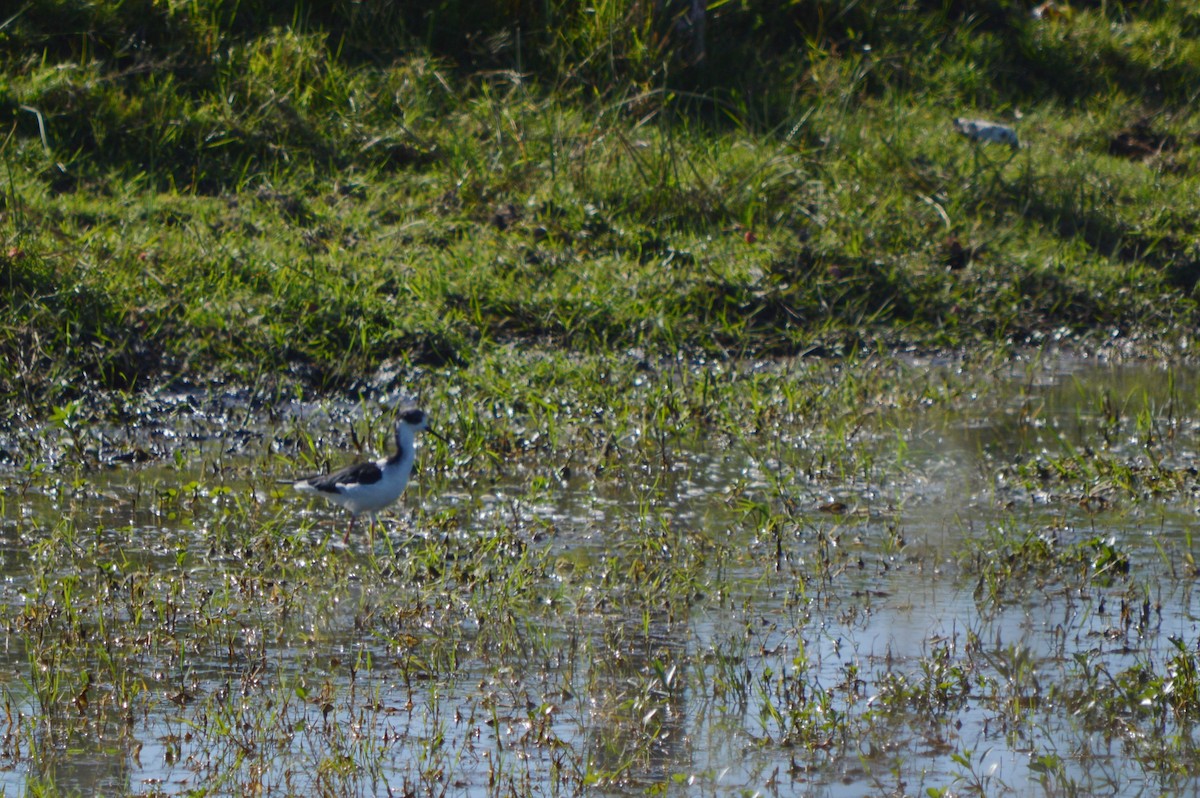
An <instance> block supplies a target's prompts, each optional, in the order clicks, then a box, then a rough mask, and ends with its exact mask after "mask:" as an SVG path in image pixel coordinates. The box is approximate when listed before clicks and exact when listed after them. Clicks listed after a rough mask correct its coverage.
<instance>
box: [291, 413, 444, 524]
mask: <svg viewBox="0 0 1200 798" xmlns="http://www.w3.org/2000/svg"><path fill="white" fill-rule="evenodd" d="M422 431H425V432H428V433H429V434H430V435H433V436H434V437H436V438H438V439H439V440H442V441H445V440H446V439H445V438H443V437H442V436H441V435H438V434H437V433H436V432H434V431H433V430H431V429H429V416H428V415H426V413H425V411H423V410H418V409H415V408H413V409H409V410H405V411H404V412H403V413H401V414H400V418H399V420H398V421H397V422H396V453H395V454H393V455H391V456H390V457H384V458H381V459H379V460H364V461H363V462H360V463H353V464H351V465H348V466H346V467H345V468H342V469H339V470H337V471H334V472H332V473H329V474H318V475H316V476H311V477H305V478H303V479H299V480H296V481H295V482H293V483H292V486H293V487H294V488H295V489H296V490H298V491H300V492H301V493H315V494H318V495H321V496H324V497H325V498H326V499H328V500H329V501H331V502H333V503H334V504H338V505H341V506H342V507H345V508H346V509H347V510H349V511H350V523H349V524H348V525H347V527H346V535H345V537H343V538H342V543H343V544H346V543H349V542H350V532H351V531H352V530H353V529H354V522H355V520H356V519H357V518H358V516H359V515H360V514H361V513H370V514H371V521H372V524H373V523H374V518H375V513H376V512H378V511H379V510H382V509H383V508H384V507H387V506H388V505H389V504H391V503H392V502H394V501H396V499H398V498H400V494H401V493H403V492H404V488H405V486H406V485H408V478H409V477H410V476H412V470H413V460H414V458H415V454H416V451H415V446H414V444H415V442H416V437H417V433H418V432H422Z"/></svg>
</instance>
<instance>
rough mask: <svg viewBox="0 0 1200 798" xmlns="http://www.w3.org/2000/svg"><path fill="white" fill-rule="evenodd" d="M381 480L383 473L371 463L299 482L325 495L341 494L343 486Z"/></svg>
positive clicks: (366, 483)
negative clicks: (305, 483)
mask: <svg viewBox="0 0 1200 798" xmlns="http://www.w3.org/2000/svg"><path fill="white" fill-rule="evenodd" d="M381 479H383V472H382V471H380V470H379V466H377V465H375V464H374V463H372V462H369V461H368V462H365V463H355V464H354V465H349V466H346V467H345V468H343V469H341V470H339V471H334V472H333V473H332V474H323V475H322V476H319V477H309V478H308V479H303V480H300V481H301V482H307V483H308V484H309V485H311V486H313V487H314V488H316V489H317V490H320V491H324V492H325V493H341V492H342V487H343V486H345V485H373V484H375V483H376V482H378V481H379V480H381Z"/></svg>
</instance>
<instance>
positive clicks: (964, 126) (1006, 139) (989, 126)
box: [954, 117, 1021, 150]
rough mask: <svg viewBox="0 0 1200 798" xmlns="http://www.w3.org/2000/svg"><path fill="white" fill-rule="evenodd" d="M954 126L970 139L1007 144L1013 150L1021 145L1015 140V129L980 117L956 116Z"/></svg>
mask: <svg viewBox="0 0 1200 798" xmlns="http://www.w3.org/2000/svg"><path fill="white" fill-rule="evenodd" d="M954 127H955V128H956V129H957V130H958V132H959V133H962V134H963V135H964V136H966V137H967V138H969V139H971V140H972V141H981V142H984V143H987V144H1007V145H1008V146H1010V147H1012V148H1013V149H1014V150H1015V149H1016V148H1017V147H1019V146H1021V145H1020V143H1019V142H1018V141H1017V131H1015V130H1013V129H1012V128H1011V127H1009V126H1008V125H1000V124H997V123H995V122H987V121H984V120H982V119H963V118H962V117H958V118H957V119H955V120H954Z"/></svg>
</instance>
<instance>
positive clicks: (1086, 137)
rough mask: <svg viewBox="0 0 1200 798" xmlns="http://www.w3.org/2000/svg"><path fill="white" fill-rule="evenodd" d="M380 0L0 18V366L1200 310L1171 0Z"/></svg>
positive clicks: (1156, 325)
mask: <svg viewBox="0 0 1200 798" xmlns="http://www.w3.org/2000/svg"><path fill="white" fill-rule="evenodd" d="M405 5H406V10H404V11H384V10H382V9H383V8H384V7H382V6H372V5H370V4H363V5H358V4H346V5H345V6H341V5H336V4H335V5H333V6H330V7H328V8H325V7H323V8H322V9H321V10H319V11H318V10H314V9H306V8H303V7H298V8H297V7H293V6H292V5H290V4H272V3H267V2H263V3H257V4H241V5H239V6H236V7H234V8H230V7H227V6H225V5H223V4H220V3H215V2H214V3H203V2H201V3H186V4H184V3H162V4H137V3H130V4H124V5H116V6H109V5H105V4H98V5H93V4H88V3H80V2H31V3H28V4H26V5H25V6H23V7H22V8H21V9H19V10H18V12H17V13H16V14H15V15H13V16H12V17H11V18H9V19H8V20H7V21H4V22H3V23H2V24H3V28H2V29H0V58H2V59H3V69H4V72H3V75H4V77H3V82H2V83H0V114H2V115H3V117H2V118H4V119H5V128H6V130H5V138H4V140H3V143H2V145H0V146H2V150H0V155H2V160H3V174H4V192H3V208H2V216H0V285H3V287H4V293H5V297H6V300H7V301H6V302H5V303H4V306H3V309H2V310H0V313H3V316H4V318H3V324H2V325H0V353H2V354H3V357H2V358H0V391H2V392H3V393H4V394H5V395H7V396H9V397H11V398H14V399H17V400H19V402H20V403H21V404H26V405H30V404H31V405H33V406H35V407H41V408H43V409H44V408H46V407H48V406H49V404H53V403H56V402H59V401H61V400H62V399H64V398H67V397H69V396H71V395H74V394H77V393H78V392H79V391H80V390H81V389H86V388H87V387H88V386H94V387H99V388H106V389H114V388H115V389H120V390H130V389H133V388H136V387H137V386H141V385H145V384H148V383H151V384H152V383H158V382H161V381H163V380H171V379H180V378H182V379H188V380H207V379H210V378H212V377H214V376H215V377H222V378H229V377H232V378H234V379H237V380H239V381H243V382H245V381H256V380H260V379H264V378H268V377H269V378H270V379H273V380H274V379H281V378H282V379H284V380H285V381H288V382H292V381H294V382H295V383H296V384H298V385H300V386H302V387H306V388H315V389H318V390H322V391H325V390H335V391H351V392H352V391H354V390H356V389H358V388H361V387H363V386H364V385H365V384H367V383H368V382H369V381H370V380H372V379H381V378H380V377H379V376H378V375H380V374H381V373H384V374H397V373H404V372H405V371H406V370H407V369H409V368H410V367H412V366H421V365H425V366H442V365H451V366H455V367H461V366H468V365H470V364H472V363H477V362H481V361H487V360H490V359H492V358H494V357H496V356H498V354H500V353H503V352H504V351H506V350H507V349H509V348H512V347H518V348H520V349H521V350H522V351H525V352H530V351H539V350H542V351H550V350H555V351H560V350H566V351H568V352H570V353H574V354H575V355H576V356H577V357H581V358H585V359H586V358H599V359H600V360H604V359H605V358H607V356H608V353H611V352H614V351H615V352H620V353H632V354H633V355H634V356H635V357H636V358H639V359H645V360H647V361H648V362H653V361H655V360H656V359H657V358H659V357H662V356H664V355H676V354H678V353H684V354H686V355H700V356H718V357H727V356H750V357H760V356H775V355H789V354H802V353H816V354H848V353H855V352H861V351H864V350H873V349H877V348H880V347H883V348H893V347H897V346H912V345H916V346H921V347H938V348H962V347H967V348H974V347H980V346H982V347H986V348H995V347H996V346H1001V347H1005V346H1011V345H1021V344H1027V343H1034V344H1037V343H1041V342H1044V341H1047V340H1051V339H1067V340H1079V339H1085V340H1092V339H1112V338H1114V337H1117V338H1122V339H1130V338H1137V339H1153V340H1160V341H1161V340H1172V341H1174V340H1177V339H1178V340H1182V339H1186V331H1187V330H1188V329H1190V328H1191V327H1192V325H1194V323H1195V321H1196V305H1195V302H1194V299H1193V293H1194V291H1193V289H1194V286H1195V283H1196V280H1197V278H1198V277H1200V265H1198V258H1200V253H1198V250H1197V245H1196V228H1195V221H1194V220H1195V219H1196V218H1200V215H1198V214H1197V208H1196V204H1197V196H1198V194H1197V179H1196V169H1195V162H1196V159H1197V157H1198V154H1200V140H1198V139H1197V136H1196V133H1195V131H1196V130H1197V115H1196V113H1195V111H1194V110H1193V107H1194V103H1192V102H1191V100H1192V99H1193V93H1194V86H1195V85H1197V81H1196V78H1197V77H1198V76H1197V75H1196V74H1195V73H1196V72H1197V71H1198V68H1197V67H1196V66H1195V65H1196V64H1197V63H1200V57H1197V56H1198V55H1200V46H1198V45H1197V41H1196V34H1197V30H1198V29H1200V17H1198V16H1197V14H1196V12H1194V11H1189V10H1186V9H1184V8H1181V7H1179V6H1178V5H1177V4H1150V5H1148V6H1147V5H1144V4H1137V5H1133V4H1130V5H1129V6H1125V5H1122V4H1104V5H1102V6H1100V7H1095V8H1093V7H1089V6H1086V5H1081V6H1079V7H1074V8H1072V9H1065V8H1062V9H1060V11H1059V13H1054V14H1048V15H1045V16H1044V17H1042V18H1035V17H1034V16H1033V15H1031V14H1030V13H1029V10H1028V9H1026V8H1024V6H1023V5H1018V4H1012V3H1004V2H996V3H985V4H983V5H982V6H981V7H979V8H972V9H970V10H966V9H959V8H958V7H957V6H956V5H955V4H921V3H918V4H914V5H911V6H906V7H904V8H903V9H895V8H893V7H892V4H885V3H858V4H845V5H843V4H839V3H827V2H810V3H798V4H794V5H789V6H787V7H786V8H782V9H780V8H776V6H775V4H762V5H759V4H755V3H726V4H716V5H715V7H714V8H712V9H710V11H709V13H708V15H707V18H706V38H705V41H706V42H707V43H708V48H707V51H706V53H705V57H704V58H703V59H702V60H697V53H696V52H695V49H694V47H695V39H694V38H693V37H692V35H691V33H690V32H689V31H688V30H686V29H685V28H684V27H681V26H680V25H679V20H678V19H668V18H664V16H663V14H659V15H657V16H656V15H654V14H651V13H650V12H649V11H648V10H646V9H643V8H642V7H641V6H639V5H636V4H635V5H633V6H631V7H627V6H626V4H618V3H598V4H595V5H594V7H593V10H592V13H581V12H578V11H575V10H574V8H575V6H574V4H555V3H549V4H545V5H543V6H540V9H541V10H540V11H537V12H532V11H530V12H528V13H527V14H526V15H525V16H523V17H522V16H511V15H508V14H506V13H501V12H503V11H505V10H506V9H499V8H497V7H493V4H491V3H487V2H478V3H465V2H464V3H418V4H413V5H412V7H411V8H408V6H409V4H405ZM768 6H769V7H768ZM494 20H503V23H501V22H496V21H494ZM518 23H519V24H518ZM730 64H737V65H739V68H737V69H731V68H729V65H730ZM956 116H983V117H988V118H991V119H995V120H998V121H1002V122H1005V123H1008V124H1011V125H1013V126H1014V127H1015V128H1016V130H1017V131H1018V133H1019V135H1020V137H1021V139H1022V142H1023V144H1022V147H1021V148H1020V149H1019V150H1018V151H1015V152H1010V151H1009V150H1008V149H1007V148H996V147H980V146H977V145H974V144H973V143H971V142H968V141H967V140H965V139H963V138H961V137H960V136H958V135H957V134H956V133H955V131H954V130H953V127H952V119H953V118H954V117H956ZM1184 343H1185V344H1186V340H1185V341H1184Z"/></svg>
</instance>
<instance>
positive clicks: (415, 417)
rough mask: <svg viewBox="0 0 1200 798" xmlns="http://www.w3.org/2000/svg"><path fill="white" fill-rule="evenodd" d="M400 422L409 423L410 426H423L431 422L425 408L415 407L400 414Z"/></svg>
mask: <svg viewBox="0 0 1200 798" xmlns="http://www.w3.org/2000/svg"><path fill="white" fill-rule="evenodd" d="M400 423H401V424H408V425H409V426H410V427H423V426H425V425H426V424H428V423H429V416H427V415H425V411H424V410H418V409H417V408H415V407H414V408H412V409H409V410H405V411H404V412H403V413H401V414H400Z"/></svg>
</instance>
